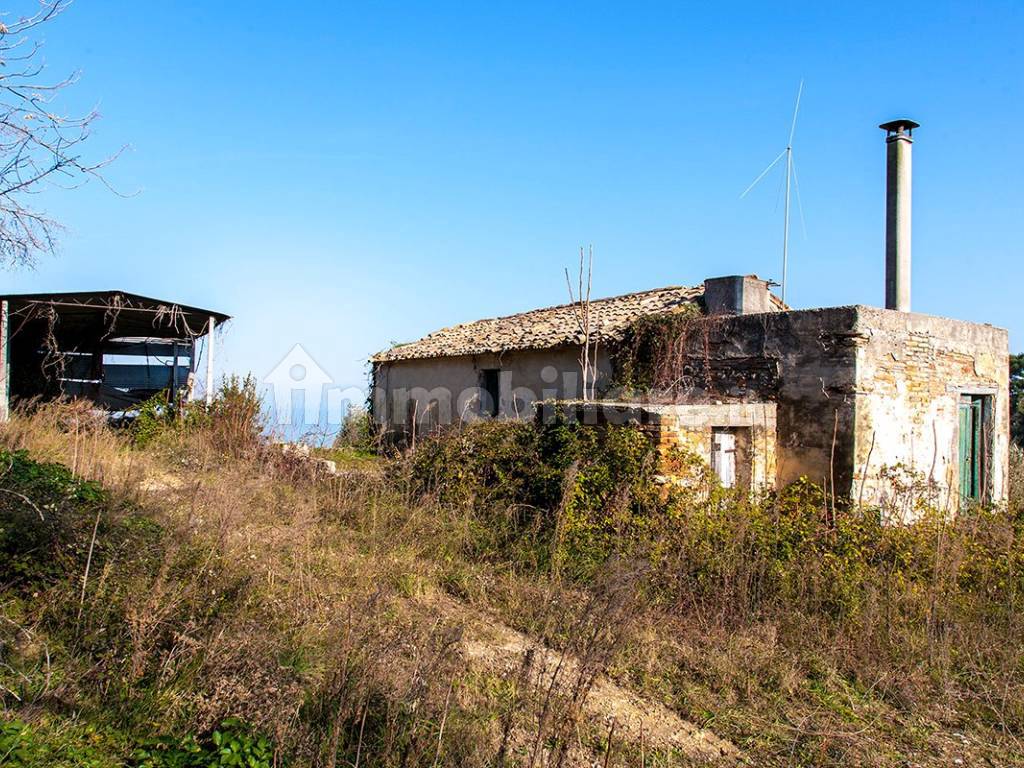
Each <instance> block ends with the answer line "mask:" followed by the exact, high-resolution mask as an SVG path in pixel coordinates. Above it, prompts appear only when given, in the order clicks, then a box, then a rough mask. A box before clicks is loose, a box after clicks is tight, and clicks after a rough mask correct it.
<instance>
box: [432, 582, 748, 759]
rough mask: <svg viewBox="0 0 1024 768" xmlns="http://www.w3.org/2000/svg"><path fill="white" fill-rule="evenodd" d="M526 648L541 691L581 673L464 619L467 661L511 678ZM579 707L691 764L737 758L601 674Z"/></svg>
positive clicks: (494, 626)
mask: <svg viewBox="0 0 1024 768" xmlns="http://www.w3.org/2000/svg"><path fill="white" fill-rule="evenodd" d="M434 601H435V602H439V603H443V604H444V605H443V609H444V610H446V611H449V612H451V613H452V614H453V615H457V614H459V613H462V614H465V613H466V609H465V608H464V607H462V606H459V605H457V604H455V603H454V601H452V600H449V599H448V598H438V597H435V598H434ZM531 649H532V650H533V652H534V653H533V664H532V673H531V678H532V679H531V683H532V685H533V686H535V687H536V688H537V689H538V690H541V691H545V690H547V689H548V688H549V687H550V686H551V682H552V679H553V678H555V677H556V676H557V679H558V681H559V682H558V683H557V684H556V686H555V688H556V690H558V689H559V688H563V689H568V688H569V687H571V685H572V683H573V681H575V680H576V678H577V676H578V673H579V671H580V668H579V663H578V661H577V660H575V659H573V658H572V657H569V656H566V657H564V658H563V656H562V654H559V653H558V652H557V651H554V650H552V649H551V648H547V647H545V646H542V645H539V644H538V643H537V642H536V641H534V640H532V639H531V638H530V637H528V636H527V635H524V634H523V633H521V632H517V631H516V630H514V629H512V628H511V627H508V626H506V625H504V624H502V623H500V622H497V621H494V620H493V619H490V618H484V617H479V616H476V617H472V616H471V617H467V620H466V626H465V635H464V637H463V644H462V650H463V653H464V654H465V657H466V660H467V661H469V662H470V663H473V664H477V665H480V666H483V667H486V668H489V669H492V670H495V671H499V672H501V673H504V674H506V675H509V676H511V677H514V676H515V674H516V672H517V670H518V669H520V668H521V666H522V663H523V658H524V655H525V654H526V653H527V652H528V651H529V650H531ZM565 692H566V693H567V692H568V691H567V690H566V691H565ZM584 711H585V713H586V716H587V717H588V718H589V719H590V720H591V721H592V722H595V723H602V724H603V727H604V728H608V724H609V723H610V722H611V720H612V719H613V718H614V721H615V732H616V733H617V734H619V735H620V738H622V739H624V740H626V741H628V742H631V743H633V744H639V743H641V742H643V743H644V744H645V746H646V748H647V749H648V750H649V751H663V752H668V751H674V752H677V753H680V754H682V755H685V756H686V757H688V758H690V759H692V760H693V761H694V762H696V763H715V764H718V765H731V764H735V763H737V762H739V760H740V752H739V750H738V749H737V748H736V747H735V746H734V745H733V744H731V743H730V742H728V741H726V740H724V739H720V738H719V737H717V736H716V735H715V734H713V733H711V732H710V731H708V730H705V729H703V728H700V727H699V726H697V725H695V724H694V723H691V722H689V721H688V720H684V719H683V718H681V717H680V716H679V715H678V714H677V713H675V712H673V711H672V710H671V709H669V708H668V707H666V706H664V705H663V704H660V703H658V702H654V701H650V700H648V699H644V698H643V697H641V696H639V695H637V694H636V693H634V692H633V691H631V690H629V689H627V688H624V687H623V686H621V685H619V684H617V683H615V682H614V681H612V680H610V679H608V678H607V677H605V676H604V675H600V676H598V677H597V679H596V680H595V681H594V684H593V686H592V687H591V689H590V694H589V695H588V696H587V698H586V701H585V703H584Z"/></svg>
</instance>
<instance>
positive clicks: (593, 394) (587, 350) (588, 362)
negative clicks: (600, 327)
mask: <svg viewBox="0 0 1024 768" xmlns="http://www.w3.org/2000/svg"><path fill="white" fill-rule="evenodd" d="M593 278H594V246H593V245H591V246H590V250H589V256H588V258H584V251H583V246H582V245H581V246H580V269H579V279H578V281H577V283H578V290H577V292H576V294H575V295H574V294H573V290H572V280H571V279H570V278H569V268H568V267H566V269H565V284H566V286H567V287H568V288H569V302H570V306H572V310H573V315H574V316H575V318H576V325H577V327H578V329H579V333H580V336H581V337H582V347H581V348H580V370H581V371H582V372H583V399H584V400H595V399H596V398H597V389H596V386H597V344H598V338H597V334H596V333H595V332H594V328H593V324H592V321H591V314H590V288H591V285H592V283H593ZM577 297H578V298H577Z"/></svg>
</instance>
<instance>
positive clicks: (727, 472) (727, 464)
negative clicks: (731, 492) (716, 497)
mask: <svg viewBox="0 0 1024 768" xmlns="http://www.w3.org/2000/svg"><path fill="white" fill-rule="evenodd" d="M711 468H712V469H713V470H714V472H715V474H716V475H718V480H719V482H721V483H722V485H723V486H724V487H725V488H732V487H733V486H734V485H736V433H735V432H732V431H729V430H725V429H714V430H712V431H711Z"/></svg>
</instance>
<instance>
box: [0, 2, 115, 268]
mask: <svg viewBox="0 0 1024 768" xmlns="http://www.w3.org/2000/svg"><path fill="white" fill-rule="evenodd" d="M70 5H71V0H40V2H39V10H38V11H37V12H36V13H35V14H33V15H31V16H28V17H24V18H21V19H19V20H17V21H15V22H9V23H8V22H0V264H2V265H4V266H31V265H32V264H33V263H34V262H35V260H36V258H37V257H38V256H39V255H40V254H42V253H45V252H51V251H53V250H54V248H55V246H56V235H57V233H58V232H59V230H60V225H59V224H58V223H57V222H56V221H54V220H53V219H51V218H50V217H49V216H48V215H47V214H46V213H45V212H43V211H40V210H37V209H36V208H35V207H33V206H32V205H30V203H29V202H28V201H29V200H30V196H31V195H33V194H37V193H39V192H41V191H42V190H43V189H45V188H46V187H47V186H57V187H62V188H74V187H77V186H81V185H82V184H84V183H86V182H87V181H89V180H91V179H95V180H97V181H99V182H100V183H102V184H104V185H105V186H107V187H108V188H110V185H109V184H108V183H107V181H106V179H104V177H103V175H102V171H103V169H104V168H105V167H106V166H107V165H109V164H110V163H111V162H113V161H114V160H115V159H116V158H117V157H118V155H120V154H121V151H123V148H122V150H119V151H118V152H116V153H115V154H114V155H112V156H110V157H107V158H105V159H103V160H100V161H98V162H90V161H88V160H86V158H85V156H84V154H83V152H82V149H83V147H82V145H83V144H84V142H85V141H86V140H87V139H88V138H89V135H90V132H91V127H92V123H93V122H94V121H95V120H96V119H97V118H98V117H99V113H98V112H97V111H96V110H90V111H89V112H88V113H86V114H85V115H83V116H71V115H66V114H62V113H61V112H59V111H58V110H57V109H56V106H55V101H56V100H57V97H58V96H59V94H60V92H61V91H63V90H64V89H65V88H68V87H69V86H72V85H74V84H75V83H77V82H78V73H72V74H71V75H69V76H67V77H65V78H63V79H61V80H56V81H48V80H46V79H45V78H44V72H45V66H44V64H43V62H42V61H41V58H40V56H41V51H42V43H40V42H37V41H34V40H32V39H31V36H30V34H29V33H31V32H34V31H37V28H38V27H40V26H41V25H43V24H45V23H47V22H50V21H52V20H54V19H55V18H57V17H58V16H60V15H61V14H62V13H63V12H64V11H65V10H67V8H68V7H69V6H70Z"/></svg>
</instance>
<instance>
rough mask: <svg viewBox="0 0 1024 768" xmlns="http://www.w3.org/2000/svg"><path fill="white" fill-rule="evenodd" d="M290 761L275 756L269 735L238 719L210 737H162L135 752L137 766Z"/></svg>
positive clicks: (212, 767)
mask: <svg viewBox="0 0 1024 768" xmlns="http://www.w3.org/2000/svg"><path fill="white" fill-rule="evenodd" d="M285 765H286V763H285V762H284V761H283V760H282V759H281V758H280V757H276V758H275V753H274V746H273V744H272V743H271V742H270V739H268V738H267V737H266V736H263V735H261V734H259V733H257V732H255V731H254V730H253V729H252V727H251V726H249V725H247V724H246V723H244V722H243V721H241V720H239V719H237V718H229V719H227V720H225V721H224V722H223V723H221V726H220V728H218V729H217V730H215V731H214V732H213V733H212V734H210V736H209V737H208V738H205V739H201V740H199V739H196V738H195V736H192V735H188V736H185V737H182V738H177V739H176V738H170V737H164V738H158V739H152V740H149V741H147V742H146V743H145V744H144V745H143V746H141V747H140V748H139V749H137V750H136V751H135V755H134V766H135V768H235V766H237V767H238V768H272V767H273V768H278V767H280V766H285Z"/></svg>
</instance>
